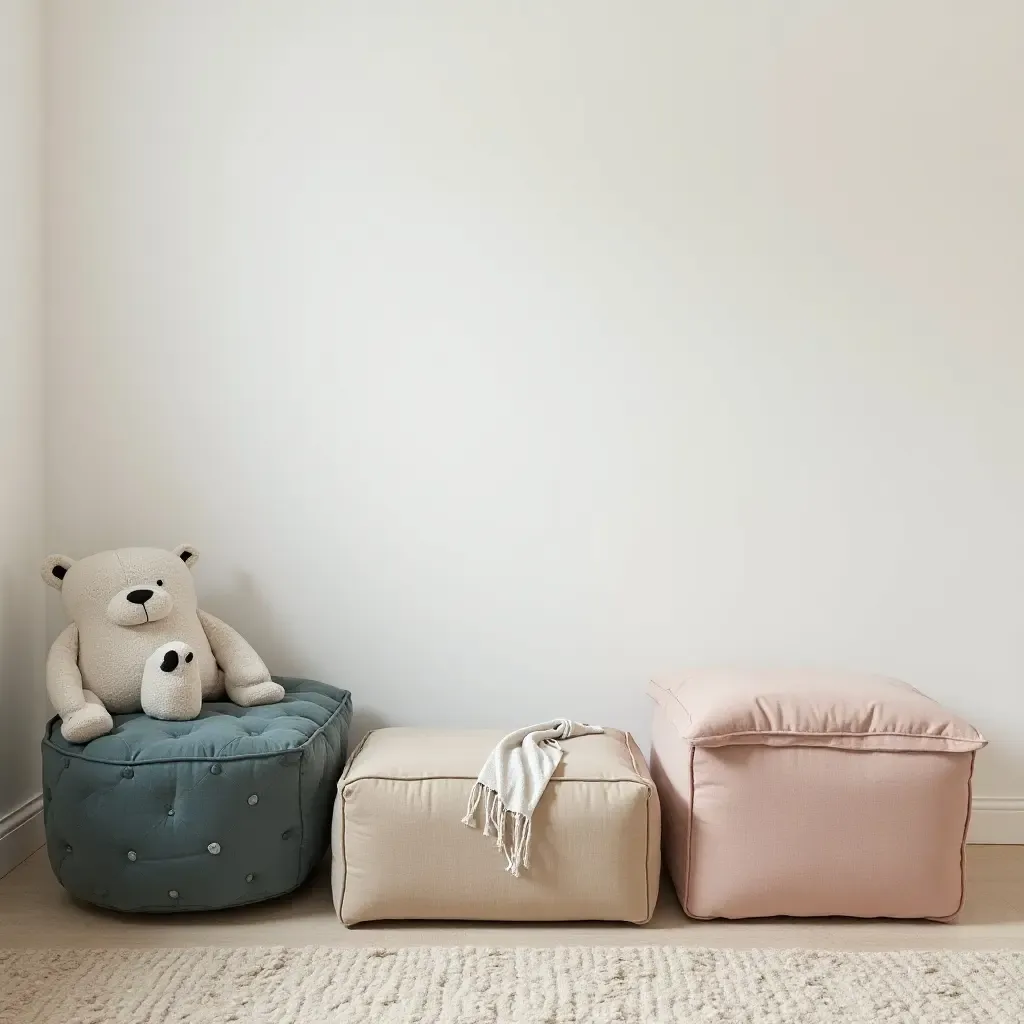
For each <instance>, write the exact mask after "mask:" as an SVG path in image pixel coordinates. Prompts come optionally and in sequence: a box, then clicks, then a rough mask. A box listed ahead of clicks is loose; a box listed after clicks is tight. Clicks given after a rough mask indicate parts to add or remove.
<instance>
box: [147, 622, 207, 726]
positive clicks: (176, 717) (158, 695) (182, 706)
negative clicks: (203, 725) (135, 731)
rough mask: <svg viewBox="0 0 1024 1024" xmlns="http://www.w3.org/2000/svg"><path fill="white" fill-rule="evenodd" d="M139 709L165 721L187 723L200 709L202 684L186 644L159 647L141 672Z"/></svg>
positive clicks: (176, 642)
mask: <svg viewBox="0 0 1024 1024" xmlns="http://www.w3.org/2000/svg"><path fill="white" fill-rule="evenodd" d="M142 710H143V711H145V712H146V714H147V715H149V717H150V718H159V719H161V720H162V721H165V722H187V721H189V720H190V719H193V718H198V717H199V712H200V711H202V710H203V681H202V680H201V679H200V678H199V665H198V664H197V662H196V656H195V654H194V653H193V652H192V648H191V647H189V645H188V644H186V643H182V642H181V641H180V640H172V641H171V642H170V643H169V644H164V645H163V647H158V648H157V649H156V650H155V651H154V652H153V653H152V654H151V655H150V656H149V657H148V658H147V659H146V664H145V666H144V667H143V669H142Z"/></svg>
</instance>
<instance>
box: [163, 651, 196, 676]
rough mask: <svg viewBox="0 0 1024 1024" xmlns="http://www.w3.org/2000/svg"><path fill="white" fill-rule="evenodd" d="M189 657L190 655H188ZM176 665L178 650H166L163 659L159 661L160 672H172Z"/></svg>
mask: <svg viewBox="0 0 1024 1024" xmlns="http://www.w3.org/2000/svg"><path fill="white" fill-rule="evenodd" d="M190 657H191V655H190ZM177 667H178V652H177V651H167V652H166V653H165V654H164V660H163V661H161V662H160V671H161V672H173V671H174V670H175V669H176V668H177Z"/></svg>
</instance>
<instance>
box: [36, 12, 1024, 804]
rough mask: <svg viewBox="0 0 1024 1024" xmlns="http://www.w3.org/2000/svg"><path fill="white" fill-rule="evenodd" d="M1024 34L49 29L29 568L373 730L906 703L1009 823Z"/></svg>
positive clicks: (243, 24)
mask: <svg viewBox="0 0 1024 1024" xmlns="http://www.w3.org/2000/svg"><path fill="white" fill-rule="evenodd" d="M1022 34H1024V5H1022V4H1020V3H1019V2H1017V0H991V2H989V3H987V4H985V5H984V11H981V10H977V9H975V8H972V7H971V6H970V5H966V4H961V5H953V4H934V3H931V2H929V0H885V2H881V0H879V2H856V3H854V2H852V0H850V2H846V3H824V2H816V3H812V2H795V0H765V2H763V3H759V4H751V3H734V2H729V0H725V2H722V3H716V4H707V3H695V2H684V3H676V2H670V0H649V2H647V3H643V4H622V3H615V2H611V0H607V2H597V3H595V2H594V0H562V2H561V3H558V4H551V3H546V2H540V0H537V2H527V3H523V4H502V5H499V4H480V3H473V2H470V0H465V2H456V0H435V2H433V3H430V4H414V3H399V2H397V0H383V2H379V0H375V2H370V0H365V2H361V3H360V2H356V3H345V4H337V3H318V2H312V0H306V2H298V0H263V2H261V3H259V4H252V3H250V2H249V0H217V2H210V0H147V2H146V3H144V4H140V3H138V2H137V0H92V2H89V0H58V2H56V3H54V5H53V7H52V19H51V25H50V40H49V42H50V55H49V62H48V80H47V81H48V88H49V90H50V97H51V98H50V111H51V122H50V143H51V149H50V161H49V173H50V179H49V186H50V192H49V204H50V205H49V214H50V217H49V220H50V231H49V239H48V240H49V245H50V250H49V252H50V257H51V258H50V260H49V273H48V280H47V283H48V289H49V290H48V302H49V306H50V314H51V315H50V320H49V344H50V353H51V365H50V367H49V372H50V377H49V383H48V389H47V393H48V397H49V400H50V406H49V409H48V416H49V419H50V422H51V424H52V427H53V429H52V430H51V431H50V433H49V452H48V457H49V463H48V465H49V468H50V471H51V488H50V504H49V522H48V528H49V533H50V538H51V540H52V541H53V542H54V543H55V544H56V546H57V547H59V548H60V549H63V550H66V551H67V552H68V553H71V554H74V555H81V554H84V553H86V552H89V551H91V550H93V549H97V548H100V547H103V546H107V545H117V544H128V543H133V542H150V543H160V544H166V545H172V544H174V543H176V542H178V541H180V540H185V539H188V540H191V541H194V542H195V543H196V544H198V545H200V547H201V548H202V549H203V551H204V555H205V557H204V561H203V562H202V563H201V565H200V567H199V587H200V591H201V595H202V598H203V600H204V603H205V604H206V605H207V607H209V608H210V609H211V610H213V611H215V612H218V613H220V614H222V615H224V616H225V617H227V618H228V619H230V620H231V621H232V622H233V623H234V624H235V625H237V626H238V627H239V628H241V629H242V630H243V631H244V632H246V633H247V634H248V635H249V636H250V637H251V638H252V639H253V640H254V642H255V643H256V644H257V645H258V647H259V648H260V649H261V650H262V651H263V652H264V654H265V656H266V657H267V659H268V661H269V662H270V663H271V666H272V668H273V669H275V670H277V671H281V672H291V673H310V674H312V675H315V676H320V677H323V678H325V679H328V680H331V681H333V682H336V683H339V684H343V685H346V686H349V687H351V689H352V690H353V691H354V692H355V695H356V700H357V703H358V705H359V706H360V708H361V709H362V710H363V712H364V718H363V723H364V724H365V723H366V722H368V721H379V720H383V721H387V722H405V723H442V722H451V723H455V724H467V725H468V724H472V723H493V724H496V725H497V724H504V725H513V724H517V723H521V722H523V721H530V720H532V719H536V718H538V717H546V716H549V715H552V714H561V713H566V714H570V715H573V716H578V717H581V718H586V719H591V720H597V721H600V722H605V723H612V724H619V725H622V726H625V727H629V728H632V729H634V730H636V731H637V732H638V733H639V734H640V736H641V737H642V738H646V732H647V730H646V722H647V718H648V714H649V709H648V705H647V702H646V698H645V697H644V695H643V687H644V682H645V680H646V678H647V677H648V676H649V675H650V674H651V673H653V672H656V671H658V670H662V669H671V668H672V667H675V666H682V665H690V664H694V663H696V664H700V663H709V662H711V663H717V662H736V661H748V662H772V663H774V662H780V663H796V662H801V663H804V662H812V663H827V664H835V665H842V666H846V667H850V668H861V669H872V670H878V671H882V672H887V673H892V674H895V675H899V676H903V677H906V678H907V679H909V680H911V681H913V682H915V683H917V684H918V685H920V686H921V687H923V688H925V689H927V690H928V691H929V692H931V693H932V694H934V695H935V696H936V697H938V698H940V699H942V700H944V701H946V702H948V703H949V704H950V705H952V706H953V707H954V708H956V709H957V710H959V711H961V712H963V713H965V714H966V715H968V716H969V717H970V718H971V719H972V720H973V721H974V722H975V723H976V724H977V725H978V726H979V727H980V728H981V729H982V730H984V731H985V732H986V733H987V734H988V735H989V736H990V737H991V740H992V745H991V747H990V749H989V750H988V751H986V752H985V754H984V756H983V757H982V758H981V759H980V761H979V765H978V770H977V788H978V791H979V792H980V793H982V794H987V795H988V796H990V797H996V796H1019V797H1024V753H1022V745H1021V743H1020V737H1021V736H1022V735H1024V686H1022V669H1024V628H1022V598H1021V593H1022V587H1024V541H1022V537H1024V527H1022V524H1024V457H1022V456H1024V445H1022V441H1024V403H1022V400H1021V396H1022V394H1024V272H1022V268H1024V199H1022V196H1024V192H1022V189H1021V182H1022V181H1024V136H1022V134H1021V131H1020V126H1021V120H1020V118H1021V97H1022V90H1024V66H1022V64H1021V62H1020V53H1019V41H1020V39H1021V37H1022Z"/></svg>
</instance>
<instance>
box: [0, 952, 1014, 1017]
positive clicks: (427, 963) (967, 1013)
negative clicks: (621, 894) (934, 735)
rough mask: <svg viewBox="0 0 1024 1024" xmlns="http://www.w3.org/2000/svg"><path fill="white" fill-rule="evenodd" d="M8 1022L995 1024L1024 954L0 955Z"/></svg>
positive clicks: (0, 1011) (1009, 999)
mask: <svg viewBox="0 0 1024 1024" xmlns="http://www.w3.org/2000/svg"><path fill="white" fill-rule="evenodd" d="M0 1021H3V1024H8V1022H17V1024H43V1022H45V1024H58V1022H59V1024H129V1022H130V1024H150V1022H159V1024H178V1022H181V1024H186V1022H188V1024H228V1022H244V1024H250V1022H251V1024H355V1022H360V1024H362V1022H372V1024H418V1022H424V1024H425V1022H430V1024H438V1022H444V1024H448V1022H452V1024H455V1022H458V1024H512V1022H516V1024H604V1022H612V1021H614V1022H618V1024H626V1022H634V1021H635V1022H637V1024H663V1022H664V1024H667V1022H669V1021H680V1022H687V1024H690V1022H701V1024H703V1022H708V1024H726V1022H731V1021H742V1022H744V1024H804V1022H812V1021H813V1022H842V1024H876V1022H901V1024H902V1022H906V1024H911V1022H912V1024H945V1022H949V1024H971V1022H974V1021H978V1022H982V1021H984V1022H985V1024H1002V1022H1013V1024H1019V1022H1021V1021H1024V953H967V952H941V953H820V952H809V951H806V950H754V951H730V950H709V949H705V950H700V949H698V950H694V949H680V948H678V947H672V946H646V947H641V948H635V949H606V948H589V947H564V948H560V949H547V950H545V949H473V948H461V949H460V948H451V949H449V948H440V947H420V948H415V947H414V948H409V949H401V950H384V949H333V948H329V947H323V946H320V947H307V948H303V949H274V948H267V949H205V948H199V949H145V950H92V951H83V950H38V951H32V950H20V951H14V950H5V951H0Z"/></svg>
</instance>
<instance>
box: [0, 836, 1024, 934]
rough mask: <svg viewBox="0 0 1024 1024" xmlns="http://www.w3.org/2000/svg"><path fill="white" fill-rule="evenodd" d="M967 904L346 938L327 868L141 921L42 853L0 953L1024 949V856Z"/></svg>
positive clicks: (17, 884)
mask: <svg viewBox="0 0 1024 1024" xmlns="http://www.w3.org/2000/svg"><path fill="white" fill-rule="evenodd" d="M967 863H968V881H967V902H966V904H965V906H964V910H963V913H962V914H961V917H960V920H959V921H958V922H957V923H956V924H932V923H928V922H901V921H846V920H839V919H823V920H815V921H806V920H805V921H797V920H787V919H774V920H768V921H752V922H719V921H712V922H698V921H689V920H687V919H686V918H685V917H683V915H682V912H681V911H680V909H679V904H678V903H677V902H676V898H675V893H674V892H673V891H672V887H671V885H670V884H669V883H668V882H667V881H666V882H665V883H664V885H663V887H662V893H661V899H660V901H659V903H658V910H657V913H656V914H655V917H654V920H653V921H652V922H651V923H650V924H649V925H647V926H646V927H643V928H640V927H636V926H634V925H614V924H567V925H493V924H465V923H436V924H434V923H431V924H421V923H409V924H405V923H402V924H394V923H385V924H377V925H360V926H359V927H357V928H351V929H348V928H344V927H343V926H342V925H341V924H339V923H338V920H337V919H336V918H335V916H334V909H333V907H332V906H331V895H330V884H329V878H328V874H327V870H326V865H325V866H324V867H323V868H321V870H320V871H318V872H317V873H316V875H315V876H314V877H313V879H312V880H311V881H310V883H309V884H307V885H306V886H304V887H303V888H302V889H301V890H300V891H299V892H298V893H296V894H294V895H292V896H290V897H285V898H282V899H279V900H275V901H272V902H270V903H264V904H259V905H257V906H252V907H245V908H241V909H238V910H229V911H219V912H216V913H207V914H182V915H177V916H173V917H158V916H149V915H146V916H132V915H121V914H115V913H112V912H109V911H102V910H97V909H94V908H91V907H87V906H83V905H80V904H77V903H75V902H73V901H72V900H71V899H70V898H69V897H68V896H67V894H66V893H65V892H64V890H63V889H62V888H61V887H60V886H59V885H58V884H57V882H56V880H55V879H54V877H53V875H52V874H51V873H50V867H49V864H48V863H47V860H46V854H45V852H44V851H42V850H40V851H39V852H38V853H36V854H34V855H33V856H32V857H30V858H29V859H28V860H27V861H25V863H24V864H22V865H21V866H20V867H17V868H15V869H14V871H12V872H11V873H10V874H9V875H7V876H6V877H5V878H3V879H0V947H20V948H45V947H51V946H73V947H126V946H264V945H280V946H302V945H332V946H377V947H394V946H413V945H437V946H445V945H475V946H560V945H588V946H595V945H609V946H636V945H646V944H648V943H661V944H666V945H681V946H717V947H725V948H729V947H732V948H767V947H804V948H807V947H809V948H822V949H853V950H878V949H907V948H914V949H937V948H945V949H1024V846H971V847H968V861H967Z"/></svg>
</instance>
